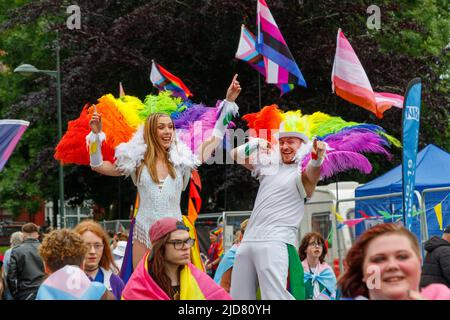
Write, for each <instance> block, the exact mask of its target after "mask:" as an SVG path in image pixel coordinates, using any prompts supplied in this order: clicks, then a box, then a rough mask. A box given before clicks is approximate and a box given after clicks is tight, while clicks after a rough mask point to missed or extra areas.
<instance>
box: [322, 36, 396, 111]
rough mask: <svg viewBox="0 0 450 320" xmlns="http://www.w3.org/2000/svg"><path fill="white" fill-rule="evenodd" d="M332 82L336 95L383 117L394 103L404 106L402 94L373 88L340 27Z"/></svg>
mask: <svg viewBox="0 0 450 320" xmlns="http://www.w3.org/2000/svg"><path fill="white" fill-rule="evenodd" d="M331 81H332V83H333V92H336V95H338V96H339V97H341V98H342V99H344V100H347V101H349V102H351V103H354V104H356V105H358V106H360V107H362V108H364V109H367V110H369V111H371V112H373V113H374V114H375V115H376V116H377V117H378V118H380V119H381V118H383V113H384V112H385V111H386V110H388V109H390V108H391V107H392V106H394V107H397V108H403V97H402V96H400V95H398V94H393V93H387V92H374V91H373V89H372V86H371V84H370V81H369V78H368V77H367V74H366V72H365V71H364V68H363V66H362V65H361V62H360V61H359V59H358V57H357V55H356V53H355V51H354V50H353V48H352V46H351V45H350V42H349V41H348V40H347V38H346V37H345V36H344V33H343V32H342V31H341V29H339V30H338V35H337V44H336V56H335V58H334V64H333V73H332V75H331Z"/></svg>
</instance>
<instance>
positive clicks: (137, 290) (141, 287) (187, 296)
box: [122, 254, 231, 300]
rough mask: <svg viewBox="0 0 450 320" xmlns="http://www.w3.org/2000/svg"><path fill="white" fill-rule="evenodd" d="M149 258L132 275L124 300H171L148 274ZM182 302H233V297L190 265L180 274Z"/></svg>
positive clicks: (143, 260)
mask: <svg viewBox="0 0 450 320" xmlns="http://www.w3.org/2000/svg"><path fill="white" fill-rule="evenodd" d="M148 256H149V255H148V254H147V255H146V256H145V257H144V259H142V261H141V262H140V263H139V265H138V267H137V268H136V270H135V271H134V272H133V274H132V275H131V278H130V280H129V281H128V283H127V285H126V286H125V288H124V290H123V292H122V300H171V298H170V297H169V296H168V295H167V294H166V293H165V292H164V291H163V290H162V289H161V288H160V287H159V286H158V284H157V283H156V282H155V280H153V278H152V277H151V276H150V274H149V273H148ZM180 300H231V297H230V295H229V294H228V293H227V292H226V291H225V290H224V289H223V288H221V287H220V286H219V285H217V284H216V283H215V282H214V280H213V279H211V278H210V277H209V276H208V275H207V274H205V273H204V272H202V271H201V270H199V269H197V268H196V267H195V266H194V265H193V264H191V263H189V264H188V265H186V266H184V268H183V269H182V270H181V274H180Z"/></svg>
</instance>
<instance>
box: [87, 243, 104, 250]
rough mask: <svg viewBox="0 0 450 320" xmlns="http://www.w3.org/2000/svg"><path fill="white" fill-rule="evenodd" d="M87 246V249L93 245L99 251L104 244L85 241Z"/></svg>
mask: <svg viewBox="0 0 450 320" xmlns="http://www.w3.org/2000/svg"><path fill="white" fill-rule="evenodd" d="M86 244H87V245H88V247H89V250H91V248H92V247H94V249H95V251H101V250H103V247H104V245H103V244H100V243H86Z"/></svg>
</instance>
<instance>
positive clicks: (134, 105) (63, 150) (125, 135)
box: [54, 91, 233, 174]
mask: <svg viewBox="0 0 450 320" xmlns="http://www.w3.org/2000/svg"><path fill="white" fill-rule="evenodd" d="M96 108H97V112H98V113H100V114H101V115H102V125H103V126H102V130H103V132H104V133H105V136H106V140H105V141H104V142H103V143H102V155H103V159H104V160H107V161H110V162H112V163H116V165H118V166H119V167H120V168H121V169H122V170H123V172H124V173H125V174H129V173H130V172H131V170H132V169H134V168H135V166H136V165H138V164H139V163H140V161H141V160H142V159H143V157H144V154H145V151H146V145H145V143H144V139H143V124H144V122H145V120H146V119H147V118H148V116H149V115H150V114H153V113H156V112H160V113H165V114H168V115H170V117H171V118H172V119H173V122H174V125H175V128H176V129H177V130H176V139H177V143H174V144H172V148H171V150H170V159H171V161H172V162H174V164H175V165H177V164H181V163H183V164H184V165H187V166H189V167H194V166H196V165H198V164H199V163H198V159H197V157H196V156H195V151H196V150H197V148H198V147H199V146H200V144H201V143H202V142H203V141H205V140H206V139H208V138H209V137H210V136H211V134H212V130H213V128H214V125H215V122H216V120H217V118H218V116H219V114H220V108H221V101H218V103H217V105H216V106H215V107H214V108H211V107H207V106H205V105H203V104H196V103H193V102H192V101H190V100H188V101H183V100H182V99H181V98H175V97H172V96H171V92H170V91H161V92H160V93H159V94H158V95H148V96H147V97H146V98H145V100H144V102H142V101H141V100H140V99H139V98H136V97H133V96H128V95H125V96H122V97H120V98H118V99H116V98H115V97H114V96H113V95H112V94H106V95H104V96H102V97H101V98H99V99H98V103H97V104H96ZM93 112H94V108H93V106H90V105H89V104H87V105H85V106H84V107H83V109H82V111H81V114H80V116H79V117H78V118H77V119H75V120H72V121H69V124H68V129H67V131H66V133H65V134H64V136H63V137H62V139H61V141H60V142H59V144H58V145H57V146H56V152H55V155H54V157H55V159H56V160H59V161H61V162H62V163H63V164H79V165H89V162H90V161H89V151H88V150H87V148H86V143H85V138H86V136H88V134H89V132H90V128H89V120H90V118H91V116H92V114H93ZM230 125H233V124H230Z"/></svg>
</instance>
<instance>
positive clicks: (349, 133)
mask: <svg viewBox="0 0 450 320" xmlns="http://www.w3.org/2000/svg"><path fill="white" fill-rule="evenodd" d="M324 141H325V142H326V143H328V145H329V146H330V147H331V148H333V149H335V150H340V151H352V152H358V153H378V154H384V155H385V156H386V157H387V158H388V159H391V157H392V156H391V154H390V153H389V152H388V151H387V150H386V149H385V148H384V147H383V146H384V145H385V143H384V138H383V137H380V136H379V135H378V134H376V133H373V132H371V131H367V130H361V129H353V130H345V131H341V132H339V133H336V134H332V135H329V136H328V137H326V138H325V139H324Z"/></svg>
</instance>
